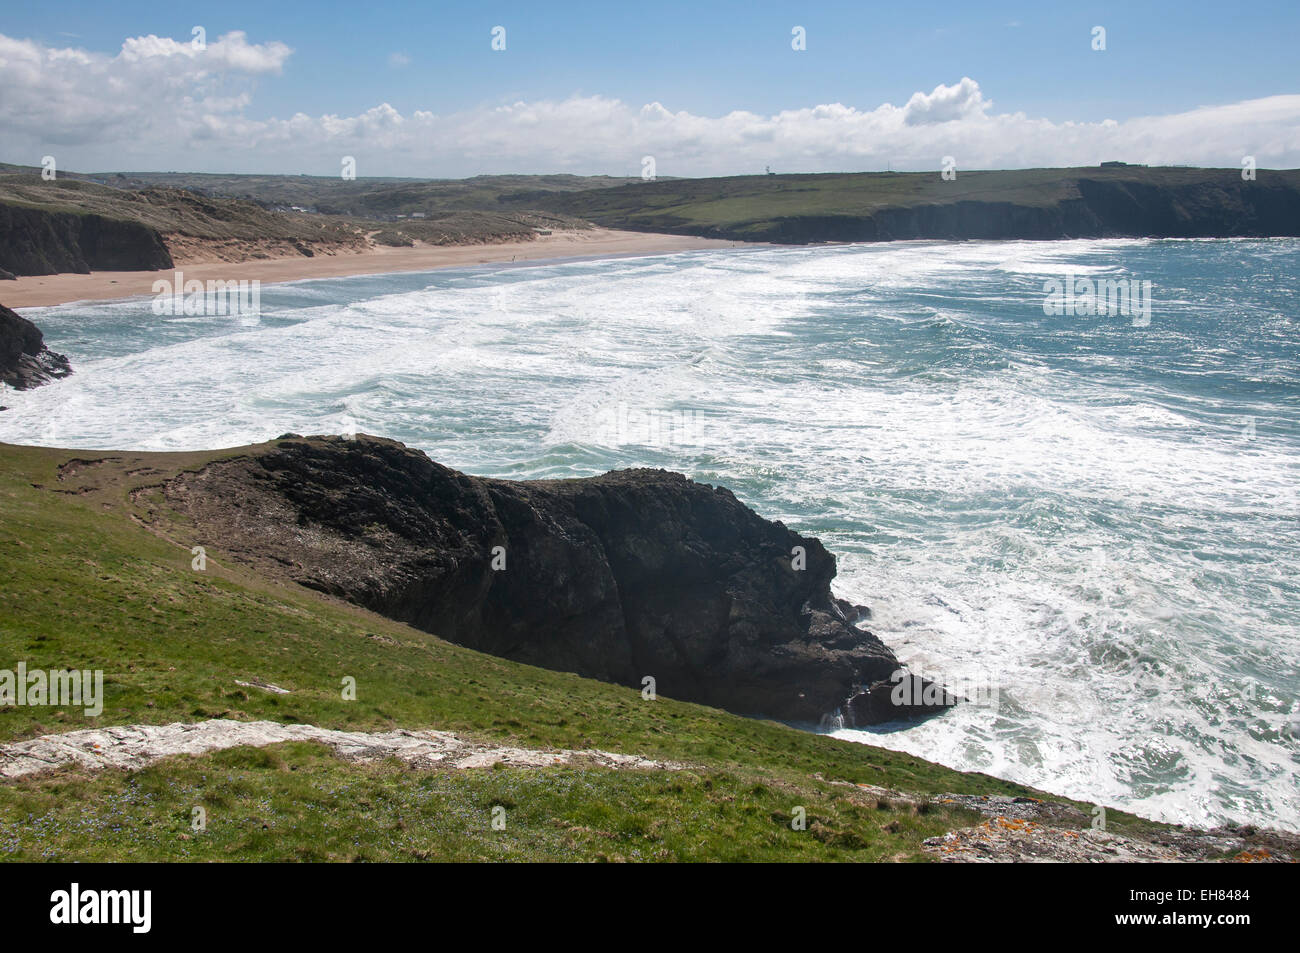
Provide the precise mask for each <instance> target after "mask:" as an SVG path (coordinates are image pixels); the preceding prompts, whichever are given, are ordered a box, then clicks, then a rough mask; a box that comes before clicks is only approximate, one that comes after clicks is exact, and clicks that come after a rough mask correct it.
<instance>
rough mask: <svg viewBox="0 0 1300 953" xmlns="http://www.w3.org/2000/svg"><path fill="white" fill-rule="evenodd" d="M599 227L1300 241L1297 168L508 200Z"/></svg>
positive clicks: (871, 236)
mask: <svg viewBox="0 0 1300 953" xmlns="http://www.w3.org/2000/svg"><path fill="white" fill-rule="evenodd" d="M500 201H501V203H502V204H503V205H507V206H512V205H520V206H525V205H526V206H539V207H544V208H549V209H552V210H554V211H557V212H564V213H567V214H572V215H581V216H583V217H585V218H587V219H589V220H591V221H593V222H595V223H597V224H599V225H603V226H606V227H609V228H624V229H632V230H640V231H650V232H668V233H676V234H685V235H698V236H702V237H707V238H724V239H731V240H741V241H757V242H774V243H778V244H795V245H799V244H809V243H815V242H882V241H901V240H916V239H924V240H964V239H979V240H993V239H1004V240H1053V239H1073V238H1125V237H1128V238H1213V237H1221V238H1226V237H1277V236H1296V235H1300V172H1297V171H1296V170H1281V171H1275V170H1261V171H1259V172H1258V175H1257V177H1256V178H1255V179H1252V180H1244V179H1243V178H1242V175H1241V171H1240V170H1237V169H1184V168H1151V169H1148V168H1145V167H1139V166H1125V167H1118V168H1091V169H1024V170H1008V171H996V172H984V171H974V172H958V173H957V174H956V177H955V178H953V179H951V180H945V179H943V178H942V177H941V176H940V175H939V174H938V173H937V172H935V173H930V172H925V173H921V172H911V173H880V172H874V173H872V172H863V173H845V174H830V173H827V174H817V175H768V176H731V177H724V178H718V179H670V180H662V181H651V182H641V183H637V184H633V185H622V186H618V187H614V188H605V189H592V190H587V191H583V192H572V193H548V192H543V191H538V190H533V191H520V192H516V193H513V194H510V195H503V196H502V197H501V199H500Z"/></svg>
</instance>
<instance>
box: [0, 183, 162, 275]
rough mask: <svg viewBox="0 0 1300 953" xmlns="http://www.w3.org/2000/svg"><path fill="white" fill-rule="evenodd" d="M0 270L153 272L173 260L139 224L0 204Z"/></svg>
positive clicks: (18, 272)
mask: <svg viewBox="0 0 1300 953" xmlns="http://www.w3.org/2000/svg"><path fill="white" fill-rule="evenodd" d="M0 265H2V266H3V268H4V270H5V271H6V272H8V273H9V274H8V277H13V276H15V275H53V274H59V273H60V272H77V273H80V274H86V273H87V272H90V271H152V270H157V269H160V268H171V267H172V258H171V255H170V254H169V253H168V251H167V246H166V244H165V243H164V242H163V239H162V236H161V235H159V234H158V232H157V231H155V230H154V229H152V228H150V227H149V226H148V225H144V224H141V223H139V222H131V221H126V220H124V219H116V218H106V217H104V216H101V215H93V214H85V213H77V212H64V211H52V210H48V209H41V208H32V207H29V206H24V205H10V204H7V203H3V202H0ZM0 277H4V276H3V275H0Z"/></svg>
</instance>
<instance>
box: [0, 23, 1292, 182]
mask: <svg viewBox="0 0 1300 953" xmlns="http://www.w3.org/2000/svg"><path fill="white" fill-rule="evenodd" d="M291 52H292V51H291V50H290V49H289V47H287V46H285V45H284V44H283V43H278V42H270V43H262V44H253V43H249V42H248V38H247V37H246V36H245V35H244V34H243V33H238V32H235V33H228V34H226V35H224V36H222V37H220V38H218V39H217V40H215V41H210V42H209V43H208V44H207V49H206V50H205V51H196V50H194V48H193V47H192V45H191V44H190V43H189V42H188V41H176V40H171V39H168V38H163V37H156V36H146V37H135V38H132V39H129V40H127V41H126V42H124V43H123V45H122V50H121V52H120V53H119V54H117V55H116V56H107V55H104V54H97V53H89V52H86V51H84V50H79V49H71V48H69V49H55V48H49V47H45V46H42V45H40V44H36V43H33V42H31V41H27V40H15V39H12V38H9V37H6V36H4V35H2V34H0V128H3V129H4V131H5V134H4V138H3V140H0V149H3V154H2V155H0V159H3V160H5V161H9V162H25V163H29V164H38V163H39V162H40V157H41V156H42V155H46V154H53V155H55V156H56V158H57V159H58V161H59V166H60V167H61V168H64V169H78V170H86V171H114V170H151V169H189V170H195V171H251V170H259V171H265V172H316V173H320V174H334V173H336V172H337V171H338V168H339V160H340V158H341V157H342V156H344V155H354V156H356V157H357V162H358V168H357V172H358V174H359V175H363V176H364V175H429V176H457V175H472V174H475V173H478V172H546V171H571V172H579V173H590V172H608V173H613V174H632V175H635V174H639V172H640V168H641V157H642V156H644V155H653V156H654V157H655V159H656V166H657V171H658V172H659V174H660V175H722V174H731V173H741V172H757V171H761V170H762V169H763V167H764V166H767V165H771V166H772V168H773V169H774V170H776V171H779V172H821V171H842V170H844V171H847V170H857V169H882V168H885V167H886V166H887V165H892V167H893V168H895V169H900V170H901V169H935V168H938V166H939V163H940V160H941V157H943V156H945V155H951V156H954V157H955V158H956V160H957V165H958V168H959V169H978V168H986V169H987V168H1026V167H1032V166H1053V165H1094V164H1096V163H1098V162H1100V161H1102V160H1105V159H1124V160H1126V161H1129V162H1146V163H1151V164H1167V163H1180V164H1195V165H1214V166H1232V167H1235V166H1238V165H1239V164H1240V162H1241V158H1242V156H1243V155H1248V154H1249V155H1254V156H1255V157H1256V160H1257V161H1258V163H1259V165H1260V166H1262V167H1270V166H1272V167H1295V166H1300V95H1291V94H1288V95H1279V96H1271V97H1268V98H1264V99H1255V100H1249V101H1245V102H1239V103H1234V104H1230V105H1216V106H1206V107H1202V108H1198V109H1192V110H1189V111H1185V112H1181V113H1176V114H1170V115H1160V116H1145V117H1136V118H1130V119H1125V120H1122V121H1115V120H1104V121H1101V122H1072V121H1063V122H1057V121H1052V120H1048V119H1042V118H1034V117H1030V116H1027V115H1025V114H1024V113H997V112H994V110H993V103H992V101H991V100H990V99H988V98H987V97H986V96H985V95H984V92H983V91H982V90H981V88H980V85H979V83H977V82H976V81H975V80H974V79H971V78H970V77H962V78H961V79H960V80H959V81H958V82H956V83H953V84H951V85H942V84H941V85H938V86H936V87H934V88H933V89H932V90H930V91H929V92H925V91H918V92H917V93H915V94H914V95H912V96H911V97H910V98H909V99H908V100H907V102H906V103H905V104H904V105H902V106H895V105H893V104H890V103H884V104H881V105H879V106H876V107H875V108H872V109H861V108H858V107H856V106H851V105H847V104H844V103H824V104H820V105H811V106H808V107H806V108H803V109H792V110H785V111H782V112H779V113H775V114H770V115H765V114H759V113H754V112H747V111H736V112H731V113H727V114H725V115H721V116H703V115H698V114H695V113H691V112H688V111H685V110H680V109H674V108H672V105H671V104H666V103H661V102H651V103H646V104H631V103H626V102H623V101H620V100H617V99H612V98H609V97H604V96H599V95H593V96H572V97H569V98H567V99H562V100H536V101H516V102H510V103H505V104H501V105H496V106H485V107H482V108H478V109H472V110H467V111H463V112H457V113H448V114H444V115H436V114H434V113H432V112H430V111H428V110H425V109H413V110H411V111H409V112H408V113H405V114H403V113H402V112H399V111H398V110H397V109H396V108H394V107H393V106H392V105H391V104H389V103H386V102H385V103H379V104H377V105H375V106H373V107H371V108H370V109H367V110H365V111H364V112H361V113H360V114H358V115H352V116H346V115H334V114H327V115H322V116H308V115H306V114H305V113H301V112H299V113H295V114H293V115H290V116H288V117H287V118H280V117H272V118H260V117H256V116H255V110H256V99H255V93H256V82H257V80H258V78H259V77H262V76H265V75H267V74H275V73H278V72H280V71H281V70H282V69H283V68H284V66H285V64H286V62H287V61H288V59H289V57H290V55H291ZM400 55H401V54H394V56H400ZM390 62H394V61H393V60H392V59H391V58H390Z"/></svg>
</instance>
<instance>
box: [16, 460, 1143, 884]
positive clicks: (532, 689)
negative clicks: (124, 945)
mask: <svg viewBox="0 0 1300 953" xmlns="http://www.w3.org/2000/svg"><path fill="white" fill-rule="evenodd" d="M242 452H248V448H245V449H244V450H234V451H221V452H205V453H177V454H142V453H120V452H112V453H103V454H101V453H91V452H86V451H78V452H73V451H63V450H52V449H41V448H30V447H16V446H12V445H6V444H0V579H3V580H4V583H3V586H0V668H7V669H11V670H13V669H15V668H16V667H17V664H18V662H20V661H24V662H26V664H27V666H28V668H29V670H30V669H36V668H44V669H64V668H87V669H102V670H103V671H104V682H105V684H104V694H105V700H104V709H103V714H102V715H101V716H100V717H99V718H98V719H91V718H88V717H86V716H85V715H84V714H83V712H82V711H81V710H80V709H75V710H72V709H70V710H59V709H53V708H48V707H47V708H38V707H20V706H10V707H4V708H0V743H7V742H12V741H15V740H21V739H27V738H32V737H35V736H37V735H41V734H47V733H59V732H65V731H70V730H73V729H77V728H85V727H106V726H110V725H115V724H133V723H149V724H165V723H170V722H175V721H184V722H193V721H198V720H202V719H205V718H212V717H225V718H234V719H242V720H258V719H268V720H272V721H279V722H285V723H299V722H301V723H309V724H314V725H320V726H323V727H328V728H339V729H351V730H357V729H367V730H379V729H391V728H398V727H400V728H411V729H420V728H436V729H442V730H451V731H456V732H458V733H461V734H464V735H467V736H470V737H475V738H479V739H482V740H492V741H508V742H510V743H513V744H516V745H519V746H523V747H536V748H603V749H607V750H612V751H620V752H626V753H631V754H640V755H645V756H649V757H655V758H661V759H668V760H673V761H678V762H683V763H686V764H687V765H688V767H687V768H686V769H685V770H681V771H673V772H667V771H649V772H639V771H612V770H608V769H604V768H598V767H594V766H593V767H576V766H566V767H557V768H547V769H540V770H538V769H514V768H507V769H504V770H466V771H459V772H456V771H445V772H444V771H414V770H411V769H410V768H408V767H406V766H404V765H402V764H400V763H398V762H396V761H390V762H382V763H372V764H356V763H351V762H345V761H342V760H340V759H338V758H336V757H334V756H333V754H331V753H330V752H329V750H328V749H327V748H325V747H323V746H318V745H313V744H306V743H292V744H283V745H277V746H273V747H271V748H265V749H233V750H228V751H224V752H220V753H215V754H210V755H206V756H201V757H176V758H171V759H168V760H166V761H163V762H159V763H157V764H155V765H153V766H151V767H148V768H145V769H143V770H140V771H137V772H131V773H127V772H122V771H111V770H110V771H104V772H99V773H85V772H83V771H80V770H76V769H61V770H59V771H57V772H55V773H53V774H49V775H45V776H41V777H35V778H29V779H26V780H23V781H19V782H9V783H2V784H0V859H5V860H41V859H60V860H121V859H127V858H130V859H137V860H171V859H188V860H211V859H230V860H358V859H360V860H469V859H544V860H600V859H605V860H623V859H627V860H635V859H652V860H781V859H789V860H812V859H821V860H913V859H924V857H923V855H922V854H921V853H920V850H919V848H920V844H921V841H922V840H923V839H924V838H926V837H929V836H933V835H935V834H937V833H941V832H942V831H944V830H949V829H952V828H953V827H957V826H965V825H967V824H969V823H970V822H971V815H969V814H967V813H965V812H961V811H955V810H953V809H951V808H950V807H947V806H945V805H944V804H943V803H941V802H937V801H936V802H933V803H931V802H928V801H927V802H924V803H923V804H922V805H920V806H907V805H894V804H891V803H889V802H888V801H880V800H879V799H878V798H875V797H871V796H869V795H868V794H867V793H866V792H862V791H859V790H858V789H855V788H853V787H851V786H844V785H832V784H830V783H829V782H831V781H837V780H838V781H849V782H855V783H869V784H873V785H877V786H884V787H889V788H892V789H896V790H905V791H908V792H920V793H923V794H937V793H940V792H958V793H972V794H979V793H1001V794H1032V793H1033V792H1029V791H1027V790H1026V789H1024V788H1020V787H1018V786H1016V785H1012V784H1008V783H1005V782H1002V781H998V780H995V779H992V778H989V777H986V776H982V775H976V774H963V773H959V772H955V771H952V770H949V769H946V768H943V767H940V766H937V765H934V764H930V763H927V762H925V761H922V760H920V759H917V758H913V757H909V756H906V755H902V754H896V753H893V752H889V751H885V750H882V749H877V748H872V747H868V746H864V745H856V744H851V743H846V742H841V741H836V740H834V739H831V738H827V737H823V736H817V735H813V734H809V733H804V732H800V731H797V730H794V729H791V728H788V727H785V726H782V725H778V724H774V723H770V722H761V721H755V720H750V719H744V718H739V717H736V716H733V715H730V714H727V713H724V712H721V711H717V710H714V709H709V708H704V707H701V706H697V705H691V704H684V703H679V702H676V701H672V700H670V699H666V698H659V699H656V700H653V701H647V700H643V699H642V698H641V696H640V694H639V692H637V691H634V690H631V689H627V688H623V687H618V686H613V685H608V684H604V683H601V682H596V681H592V680H588V679H582V678H578V677H576V676H572V675H568V674H563V673H558V672H552V671H547V670H543V669H538V668H532V667H529V666H525V665H519V664H515V663H511V662H507V661H503V660H501V659H497V658H493V657H490V656H486V655H482V654H479V653H476V652H473V651H470V650H468V649H464V648H460V647H458V646H454V645H451V644H449V643H446V642H443V641H441V640H439V639H437V638H435V637H433V636H430V635H428V634H426V633H423V632H420V631H417V630H415V629H411V628H408V627H406V626H404V625H400V624H397V623H393V622H390V621H388V620H386V619H383V618H381V617H378V616H375V615H373V614H371V613H369V612H366V611H364V610H361V609H358V608H355V607H353V606H350V605H347V604H343V603H340V602H337V601H332V600H330V599H328V598H326V597H323V596H321V595H319V594H317V593H313V592H309V591H307V590H304V589H301V588H297V587H293V586H288V585H280V584H277V583H273V582H270V581H267V580H263V579H260V578H257V577H254V576H251V575H248V574H246V573H245V572H244V571H243V570H241V569H238V568H232V567H230V566H228V565H225V564H224V562H223V559H222V556H221V552H220V546H219V541H213V540H186V539H166V538H163V537H161V536H160V535H158V534H157V533H155V532H154V531H153V530H152V529H151V528H150V527H148V526H146V525H143V523H142V522H141V517H142V514H143V513H145V512H147V510H146V508H145V507H143V506H137V504H136V502H135V500H136V499H137V498H140V497H139V494H144V495H145V496H147V497H148V498H149V499H150V502H151V504H152V505H155V506H156V505H157V503H158V498H159V496H160V494H156V493H151V491H150V489H149V488H150V487H151V486H157V485H158V484H159V483H160V482H162V481H163V480H165V479H166V478H167V476H168V474H171V473H175V472H178V471H179V470H180V469H182V468H190V469H193V468H198V467H201V466H202V465H204V464H205V463H206V462H207V461H209V460H212V459H217V458H222V457H226V456H230V455H232V454H237V453H242ZM70 461H75V462H72V463H71V464H70V465H68V466H63V465H64V464H69V462H70ZM169 525H173V526H174V525H177V524H175V523H172V524H169ZM174 532H175V531H174ZM196 543H201V544H204V545H205V546H207V553H208V557H209V558H208V562H207V568H206V570H205V571H202V572H199V571H195V570H194V569H192V568H191V559H192V557H191V554H190V549H189V547H190V546H191V545H194V544H196ZM345 676H351V677H353V678H355V679H356V683H357V698H356V700H355V701H344V700H343V699H342V692H341V682H342V679H343V678H344V677H345ZM254 679H264V680H266V681H269V682H272V683H274V684H276V685H279V686H283V687H284V688H287V689H289V690H290V691H291V694H287V695H275V694H270V693H266V692H263V691H260V690H258V689H255V688H245V687H241V686H239V685H237V684H236V680H239V681H245V682H247V681H251V680H254ZM196 806H202V807H203V808H204V809H205V811H206V813H207V817H208V826H207V830H206V831H204V832H195V831H191V829H190V819H191V816H192V815H191V812H192V810H193V808H194V807H196ZM494 806H503V807H505V808H506V810H507V822H506V829H505V830H504V831H502V830H494V829H492V827H491V824H490V819H491V811H492V808H493V807H494ZM797 806H802V807H804V808H805V809H806V811H807V816H808V829H807V830H805V831H796V830H793V829H792V828H791V824H790V820H791V817H792V813H791V812H792V811H793V809H794V808H795V807H797ZM1111 824H1112V827H1114V828H1116V829H1119V830H1122V829H1124V828H1125V827H1133V828H1135V829H1136V828H1139V827H1141V828H1144V829H1145V828H1146V827H1148V826H1149V825H1148V824H1147V823H1146V822H1143V821H1139V820H1137V819H1135V818H1131V817H1127V816H1125V815H1122V814H1120V813H1119V812H1112V813H1111Z"/></svg>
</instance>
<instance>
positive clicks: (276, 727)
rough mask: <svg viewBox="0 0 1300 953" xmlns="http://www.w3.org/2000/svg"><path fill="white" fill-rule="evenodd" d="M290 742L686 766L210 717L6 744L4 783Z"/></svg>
mask: <svg viewBox="0 0 1300 953" xmlns="http://www.w3.org/2000/svg"><path fill="white" fill-rule="evenodd" d="M285 741H318V742H320V743H321V744H326V745H329V746H330V747H331V748H333V749H334V752H335V754H337V755H338V756H339V757H341V758H344V759H347V760H350V761H377V760H380V759H383V758H398V759H400V760H402V761H405V762H406V763H408V764H410V765H411V766H412V767H416V768H422V769H433V768H451V769H456V770H463V769H466V768H490V767H492V766H493V765H495V764H505V765H508V766H511V767H530V768H541V767H548V766H550V765H555V764H573V763H575V762H585V763H590V764H596V765H600V766H603V767H607V768H654V769H659V770H675V769H676V768H678V767H680V765H677V764H674V763H672V762H667V761H653V760H650V759H648V758H641V757H638V756H636V755H626V754H617V753H615V752H611V751H598V750H590V751H569V750H559V751H538V750H534V749H530V748H513V747H508V746H501V745H490V744H483V743H480V742H474V741H468V740H466V739H464V738H461V737H460V736H458V735H455V734H452V733H451V732H449V731H405V730H398V731H384V732H365V731H332V730H330V729H327V728H317V727H315V726H314V725H280V724H276V723H275V722H273V721H251V722H250V721H232V720H230V719H216V718H214V719H210V720H208V721H202V722H198V723H197V724H192V725H187V724H181V723H175V724H170V725H122V726H119V727H114V728H102V729H99V728H96V729H87V730H84V731H70V732H68V733H66V734H62V735H44V736H42V737H40V738H34V739H32V740H31V741H19V742H16V743H14V744H9V745H2V746H0V778H4V779H5V780H15V779H18V778H23V777H27V776H29V775H35V774H41V773H44V772H46V771H53V770H56V769H58V768H63V767H79V768H82V769H84V770H92V771H93V770H99V769H102V768H118V769H121V770H127V771H131V770H136V769H139V768H143V767H145V766H146V765H149V764H153V763H154V762H155V761H161V760H162V759H163V758H168V757H172V756H174V755H199V754H204V753H206V752H209V751H219V750H222V749H225V748H237V747H241V746H248V747H254V748H261V747H265V746H267V745H273V744H280V743H281V742H285Z"/></svg>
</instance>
